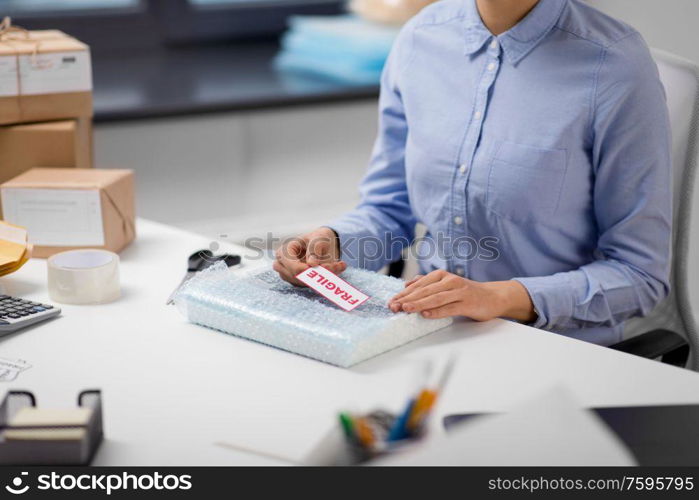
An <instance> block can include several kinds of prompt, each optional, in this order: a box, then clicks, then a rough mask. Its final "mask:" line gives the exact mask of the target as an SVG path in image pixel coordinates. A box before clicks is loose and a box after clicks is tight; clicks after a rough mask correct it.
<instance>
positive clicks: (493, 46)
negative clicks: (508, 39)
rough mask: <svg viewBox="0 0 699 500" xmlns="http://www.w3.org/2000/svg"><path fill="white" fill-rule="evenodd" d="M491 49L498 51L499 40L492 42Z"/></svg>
mask: <svg viewBox="0 0 699 500" xmlns="http://www.w3.org/2000/svg"><path fill="white" fill-rule="evenodd" d="M490 48H491V49H497V48H498V41H497V40H493V41H492V42H490Z"/></svg>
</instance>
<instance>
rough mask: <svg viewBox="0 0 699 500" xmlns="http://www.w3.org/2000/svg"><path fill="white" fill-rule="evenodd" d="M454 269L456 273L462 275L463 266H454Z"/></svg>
mask: <svg viewBox="0 0 699 500" xmlns="http://www.w3.org/2000/svg"><path fill="white" fill-rule="evenodd" d="M454 271H455V272H456V274H458V275H459V276H463V275H464V268H463V267H461V266H456V268H455V269H454Z"/></svg>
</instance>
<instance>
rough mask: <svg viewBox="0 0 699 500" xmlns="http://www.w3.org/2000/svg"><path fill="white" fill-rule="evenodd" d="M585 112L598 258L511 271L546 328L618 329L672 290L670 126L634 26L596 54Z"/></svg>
mask: <svg viewBox="0 0 699 500" xmlns="http://www.w3.org/2000/svg"><path fill="white" fill-rule="evenodd" d="M591 111H592V113H593V115H592V116H591V123H592V131H591V132H592V141H591V143H592V148H591V155H592V164H593V169H594V175H595V183H594V188H593V189H594V191H593V203H594V214H595V217H596V221H597V226H598V243H597V251H596V252H595V253H596V256H595V259H596V260H594V261H593V262H591V263H590V264H588V265H585V266H582V267H581V268H579V269H577V270H574V271H570V272H562V273H558V274H554V275H551V276H544V277H525V278H517V281H519V282H520V283H522V284H523V285H524V286H525V287H526V288H527V291H528V292H529V295H530V297H531V299H532V301H533V303H534V307H535V309H536V311H537V313H538V315H539V316H538V319H537V321H536V323H535V324H534V326H536V327H539V328H543V329H548V330H563V329H569V328H584V327H593V326H615V325H617V324H619V323H621V322H623V321H624V320H626V319H628V318H630V317H633V316H643V315H646V314H648V313H649V312H650V311H651V310H652V309H653V308H654V307H655V305H657V304H658V303H659V302H660V301H662V300H663V299H664V298H665V297H666V296H667V294H668V292H669V272H670V248H671V237H672V236H671V235H672V181H671V172H672V167H671V154H670V144H671V142H670V125H669V119H668V112H667V105H666V102H665V93H664V90H663V87H662V84H661V82H660V78H659V76H658V70H657V67H656V65H655V63H654V62H653V60H652V58H651V55H650V53H649V51H648V48H647V47H646V45H645V43H644V42H643V40H642V39H641V37H640V35H638V34H637V33H634V34H632V35H630V36H628V37H626V38H625V39H623V40H621V41H619V42H617V43H616V44H614V45H612V46H611V47H609V48H607V49H606V51H605V53H604V54H603V55H602V60H601V63H600V67H599V71H598V77H597V83H596V89H595V92H594V101H593V107H592V108H591Z"/></svg>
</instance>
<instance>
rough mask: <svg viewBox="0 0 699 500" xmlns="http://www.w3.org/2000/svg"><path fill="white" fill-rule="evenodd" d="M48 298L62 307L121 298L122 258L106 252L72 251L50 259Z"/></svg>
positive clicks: (92, 250)
mask: <svg viewBox="0 0 699 500" xmlns="http://www.w3.org/2000/svg"><path fill="white" fill-rule="evenodd" d="M47 265H48V282H49V296H50V297H51V300H53V301H54V302H59V303H61V304H104V303H106V302H111V301H113V300H116V299H118V298H119V296H120V294H121V288H120V284H119V256H118V255H117V254H115V253H113V252H109V251H107V250H97V249H88V250H70V251H67V252H61V253H57V254H55V255H53V256H51V257H49V259H48V262H47Z"/></svg>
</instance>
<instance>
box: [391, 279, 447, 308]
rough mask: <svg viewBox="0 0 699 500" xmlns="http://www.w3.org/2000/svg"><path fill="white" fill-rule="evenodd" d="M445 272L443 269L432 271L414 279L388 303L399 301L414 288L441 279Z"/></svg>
mask: <svg viewBox="0 0 699 500" xmlns="http://www.w3.org/2000/svg"><path fill="white" fill-rule="evenodd" d="M446 274H447V273H446V272H445V271H432V272H431V273H430V274H428V275H427V276H423V277H421V278H420V279H418V280H416V281H415V283H413V284H412V285H409V286H406V287H405V289H403V291H401V292H399V293H397V294H396V295H395V296H394V297H393V298H392V299H391V300H390V301H389V304H390V303H392V302H399V301H400V300H401V299H402V298H403V297H405V296H406V295H409V294H411V293H412V292H413V291H414V290H416V289H417V288H422V287H425V286H427V285H431V284H432V283H436V282H438V281H439V280H441V279H442V278H443V277H444V276H445V275H446Z"/></svg>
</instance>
